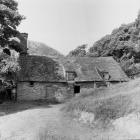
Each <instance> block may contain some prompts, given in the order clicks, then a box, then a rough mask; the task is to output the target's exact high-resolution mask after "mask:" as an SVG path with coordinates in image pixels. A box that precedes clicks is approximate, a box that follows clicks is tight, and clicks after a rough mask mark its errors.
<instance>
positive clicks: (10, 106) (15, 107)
mask: <svg viewBox="0 0 140 140" xmlns="http://www.w3.org/2000/svg"><path fill="white" fill-rule="evenodd" d="M52 104H53V105H54V104H58V103H57V102H54V103H53V102H48V101H42V100H38V101H18V102H11V101H10V102H3V103H2V104H0V116H4V115H8V114H12V113H17V112H21V111H24V110H28V109H36V108H50V107H51V105H52Z"/></svg>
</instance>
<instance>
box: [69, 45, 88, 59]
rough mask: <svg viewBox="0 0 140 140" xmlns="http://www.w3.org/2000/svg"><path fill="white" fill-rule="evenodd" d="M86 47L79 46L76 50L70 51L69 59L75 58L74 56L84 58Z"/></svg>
mask: <svg viewBox="0 0 140 140" xmlns="http://www.w3.org/2000/svg"><path fill="white" fill-rule="evenodd" d="M86 47H87V44H83V45H80V46H78V47H77V48H76V49H74V50H72V51H71V52H70V53H69V54H68V56H70V57H73V56H74V57H75V56H79V57H83V56H86Z"/></svg>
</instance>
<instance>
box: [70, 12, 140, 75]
mask: <svg viewBox="0 0 140 140" xmlns="http://www.w3.org/2000/svg"><path fill="white" fill-rule="evenodd" d="M81 52H84V53H82V54H84V55H81ZM69 55H70V56H89V57H100V56H102V57H104V56H112V57H113V58H114V59H115V60H116V61H117V62H119V63H120V65H121V66H122V68H123V70H124V71H125V72H126V73H127V75H128V76H129V77H133V76H132V75H131V73H133V74H134V71H133V72H131V70H134V68H135V69H136V67H135V64H137V63H140V13H139V14H138V17H137V19H136V20H135V21H134V22H132V23H130V24H122V25H121V26H120V27H119V28H117V29H114V30H113V31H112V33H111V34H109V35H106V36H104V37H102V38H101V39H100V40H98V41H96V42H95V43H94V44H93V46H91V47H90V48H89V50H88V52H85V48H83V49H81V48H79V47H78V48H76V49H75V50H73V51H71V52H70V53H69ZM132 59H133V60H134V61H133V63H132ZM128 71H129V72H128ZM136 71H137V72H138V71H139V69H137V70H136ZM134 75H135V74H134Z"/></svg>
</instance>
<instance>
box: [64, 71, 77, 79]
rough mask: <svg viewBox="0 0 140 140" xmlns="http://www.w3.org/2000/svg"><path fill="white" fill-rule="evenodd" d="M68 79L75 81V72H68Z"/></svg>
mask: <svg viewBox="0 0 140 140" xmlns="http://www.w3.org/2000/svg"><path fill="white" fill-rule="evenodd" d="M66 76H67V80H68V81H74V79H75V76H76V75H75V72H66Z"/></svg>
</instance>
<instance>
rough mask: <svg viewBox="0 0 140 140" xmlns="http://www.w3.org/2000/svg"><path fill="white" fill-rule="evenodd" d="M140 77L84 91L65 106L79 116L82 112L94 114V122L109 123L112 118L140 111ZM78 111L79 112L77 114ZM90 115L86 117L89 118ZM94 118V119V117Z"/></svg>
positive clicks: (70, 112)
mask: <svg viewBox="0 0 140 140" xmlns="http://www.w3.org/2000/svg"><path fill="white" fill-rule="evenodd" d="M139 101H140V79H137V80H133V81H131V82H129V83H124V84H120V85H117V86H112V87H110V88H106V89H104V88H102V89H96V90H86V91H83V92H82V93H81V94H79V96H77V97H75V98H74V99H72V100H71V101H70V102H69V103H67V105H66V106H65V107H64V108H63V109H64V110H65V111H66V112H67V113H69V114H70V115H72V116H74V117H75V115H76V117H77V116H78V117H79V118H80V117H81V113H82V112H87V113H89V114H90V115H89V116H91V113H92V114H93V116H94V122H103V123H109V122H110V121H111V120H115V119H118V118H120V117H123V116H126V115H128V114H130V113H132V112H139V111H140V102H139ZM76 113H77V114H76ZM87 118H88V117H86V119H87ZM92 120H93V119H92Z"/></svg>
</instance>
